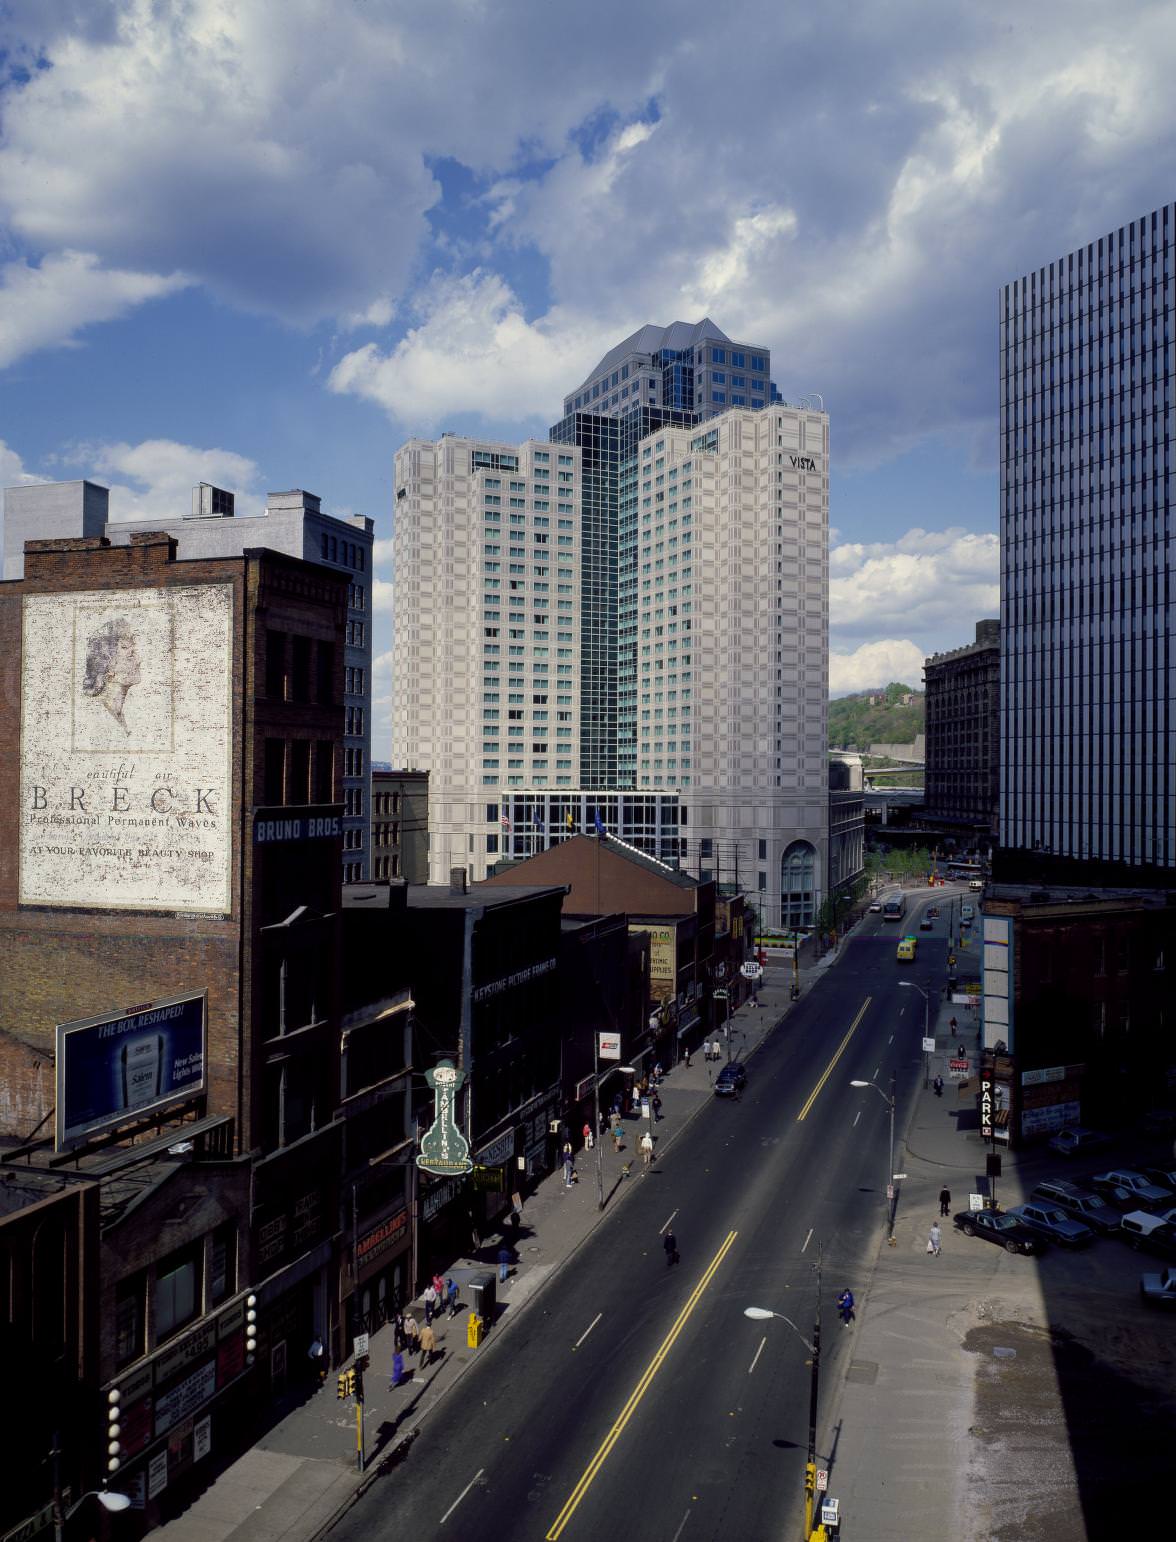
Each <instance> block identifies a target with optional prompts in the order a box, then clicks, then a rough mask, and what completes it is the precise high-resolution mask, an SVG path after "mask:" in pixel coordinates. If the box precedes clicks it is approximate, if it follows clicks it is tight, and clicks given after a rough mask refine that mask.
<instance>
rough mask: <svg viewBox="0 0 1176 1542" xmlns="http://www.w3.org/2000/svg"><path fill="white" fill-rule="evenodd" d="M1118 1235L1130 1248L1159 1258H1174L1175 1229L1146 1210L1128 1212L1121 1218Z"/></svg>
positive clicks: (1175, 1252)
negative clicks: (1156, 1255)
mask: <svg viewBox="0 0 1176 1542" xmlns="http://www.w3.org/2000/svg"><path fill="white" fill-rule="evenodd" d="M1119 1235H1120V1236H1121V1237H1122V1238H1123V1241H1124V1242H1126V1243H1127V1244H1128V1245H1129V1246H1130V1247H1133V1248H1135V1249H1137V1250H1138V1249H1142V1250H1143V1251H1144V1252H1145V1253H1156V1254H1158V1255H1159V1257H1160V1258H1176V1227H1174V1226H1171V1225H1169V1224H1168V1222H1167V1221H1161V1220H1160V1218H1159V1216H1158V1215H1152V1214H1150V1212H1149V1211H1147V1210H1130V1211H1128V1213H1127V1214H1126V1215H1125V1216H1124V1217H1123V1227H1122V1230H1121V1231H1120V1233H1119Z"/></svg>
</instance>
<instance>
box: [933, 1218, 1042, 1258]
mask: <svg viewBox="0 0 1176 1542" xmlns="http://www.w3.org/2000/svg"><path fill="white" fill-rule="evenodd" d="M952 1220H953V1222H954V1223H955V1225H956V1226H957V1227H959V1229H960V1231H962V1232H963V1234H964V1236H965V1237H983V1238H984V1240H985V1242H995V1243H996V1244H997V1246H998V1247H1002V1248H1004V1250H1005V1252H1006V1253H1040V1252H1041V1243H1040V1242H1039V1241H1038V1239H1037V1238H1036V1237H1035V1236H1034V1235H1033V1233H1032V1232H1031V1231H1030V1230H1029V1229H1028V1228H1027V1227H1025V1226H1022V1225H1021V1224H1020V1222H1019V1221H1017V1220H1016V1219H1014V1217H1013V1216H1011V1215H1002V1214H1001V1213H1000V1211H998V1210H961V1211H960V1213H959V1215H954V1216H952Z"/></svg>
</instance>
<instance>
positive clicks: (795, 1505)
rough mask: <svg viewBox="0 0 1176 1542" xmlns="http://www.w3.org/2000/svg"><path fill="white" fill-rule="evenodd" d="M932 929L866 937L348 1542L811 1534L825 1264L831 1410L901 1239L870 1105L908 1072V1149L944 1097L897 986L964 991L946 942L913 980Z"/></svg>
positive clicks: (347, 1530)
mask: <svg viewBox="0 0 1176 1542" xmlns="http://www.w3.org/2000/svg"><path fill="white" fill-rule="evenodd" d="M923 902H925V900H924V901H923ZM919 909H920V905H919V904H913V905H912V906H911V909H910V911H909V912H908V917H907V920H906V923H905V924H902V925H900V926H897V927H896V926H895V925H893V924H890V925H886V924H884V923H882V921H881V919H880V918H879V917H870V918H868V920H867V922H866V923H865V924H864V927H863V932H862V933H860V934H859V935H858V937H856V938H855V939H854V940H853V941H851V942H850V943H848V944H846V945H845V947H844V954H843V957H842V959H841V960H840V962H839V963H838V964H837V965H836V966H835V967H834V968H832V969H830V970H829V971H828V972H827V973H826V974H824V975H823V976H822V977H821V978H820V979H819V981H818V982H817V983H816V984H815V985H814V986H813V988H812V990H811V991H810V992H809V993H808V994H806V996H805V997H803V998H802V1000H801V1001H800V1002H798V1003H797V1004H796V1005H795V1006H794V1007H793V1009H792V1011H791V1012H790V1013H789V1015H788V1017H787V1018H786V1019H785V1020H784V1022H783V1023H782V1025H781V1026H780V1027H779V1028H778V1029H777V1030H776V1031H775V1032H774V1033H773V1034H772V1035H771V1036H770V1037H769V1039H768V1040H767V1041H766V1043H765V1044H764V1046H763V1048H762V1049H761V1050H760V1051H759V1053H758V1054H756V1055H755V1057H754V1058H753V1059H752V1061H751V1063H750V1066H749V1079H748V1085H747V1088H746V1090H745V1092H744V1094H743V1097H742V1099H741V1100H740V1101H739V1102H735V1101H733V1100H727V1101H723V1100H720V1099H718V1098H716V1099H714V1100H713V1103H712V1104H710V1105H708V1106H707V1107H706V1108H704V1109H703V1111H702V1112H701V1114H700V1115H699V1116H698V1117H697V1118H696V1119H695V1120H694V1122H693V1124H692V1125H691V1126H690V1127H689V1130H688V1131H687V1132H686V1134H685V1136H684V1138H683V1139H681V1140H679V1141H677V1142H675V1143H674V1145H673V1146H672V1147H671V1149H670V1150H669V1151H668V1152H667V1153H666V1156H665V1157H664V1159H663V1160H661V1161H660V1162H659V1163H658V1164H657V1165H656V1166H655V1167H654V1169H653V1170H652V1172H651V1173H650V1174H649V1175H648V1176H647V1177H635V1178H634V1180H633V1183H634V1185H635V1192H633V1193H630V1194H629V1195H628V1196H627V1197H626V1199H625V1201H624V1203H623V1204H622V1205H621V1206H619V1207H618V1209H617V1210H616V1212H615V1213H614V1214H613V1215H612V1216H611V1217H609V1218H607V1219H606V1220H605V1222H604V1223H603V1224H602V1225H601V1226H600V1227H598V1228H597V1230H596V1231H595V1232H594V1233H593V1234H592V1236H591V1238H590V1239H589V1241H588V1242H587V1243H586V1244H585V1245H584V1246H583V1247H582V1248H581V1250H580V1251H579V1252H578V1253H577V1254H576V1255H575V1256H574V1257H573V1258H572V1260H571V1261H570V1263H569V1264H568V1265H567V1266H565V1268H564V1269H563V1270H562V1271H561V1273H560V1274H559V1275H558V1277H557V1278H556V1279H555V1280H554V1281H553V1282H552V1283H551V1284H550V1285H548V1286H547V1287H546V1289H545V1291H544V1293H543V1295H542V1297H541V1298H540V1299H539V1300H538V1301H537V1302H536V1303H535V1304H534V1305H532V1306H531V1307H530V1308H528V1310H527V1313H526V1315H525V1317H524V1318H522V1319H520V1322H519V1323H518V1325H517V1326H516V1327H514V1328H512V1330H511V1331H510V1333H509V1335H507V1336H506V1337H504V1338H503V1339H502V1341H501V1343H499V1344H497V1345H494V1346H493V1347H490V1346H488V1349H489V1352H488V1353H486V1354H485V1356H484V1357H481V1358H479V1361H478V1363H477V1364H476V1365H474V1366H473V1367H472V1368H471V1369H470V1370H469V1372H467V1374H466V1375H465V1376H464V1377H463V1379H462V1381H461V1384H460V1387H459V1388H458V1389H457V1390H456V1391H455V1392H454V1393H453V1394H452V1395H451V1397H450V1398H449V1399H448V1400H447V1401H446V1402H445V1403H444V1404H443V1405H442V1407H441V1408H440V1409H439V1410H438V1411H437V1412H436V1413H435V1414H434V1415H433V1416H432V1417H431V1418H430V1419H429V1420H428V1421H427V1422H426V1424H425V1426H424V1430H423V1433H422V1436H421V1438H420V1439H419V1440H418V1441H417V1442H416V1444H415V1445H414V1446H413V1447H412V1449H411V1451H410V1452H409V1454H408V1456H407V1457H406V1459H405V1461H404V1462H403V1464H402V1465H401V1466H399V1467H398V1468H396V1469H395V1470H394V1471H393V1472H392V1473H390V1474H389V1475H388V1476H387V1477H386V1478H383V1479H381V1480H380V1481H379V1482H377V1483H376V1484H374V1485H373V1487H372V1488H371V1489H370V1490H369V1491H368V1492H367V1494H366V1495H365V1496H364V1498H363V1499H362V1500H360V1501H359V1502H358V1503H357V1504H356V1505H355V1506H354V1507H353V1508H352V1510H351V1511H350V1512H349V1513H348V1514H347V1515H346V1516H345V1517H344V1518H343V1520H342V1521H341V1522H340V1523H339V1525H338V1526H337V1527H336V1528H335V1529H334V1531H333V1532H332V1538H334V1539H339V1542H349V1539H352V1538H355V1539H357V1542H358V1539H360V1538H363V1539H364V1542H372V1539H380V1538H385V1537H387V1538H393V1537H395V1538H398V1539H399V1538H404V1537H412V1538H414V1539H415V1542H421V1539H425V1538H434V1537H437V1538H444V1537H449V1536H452V1537H457V1538H460V1539H462V1542H482V1539H486V1542H490V1539H493V1542H504V1539H507V1538H509V1539H511V1542H532V1539H534V1542H543V1539H548V1542H557V1539H558V1538H566V1539H568V1542H576V1539H579V1538H592V1539H594V1542H595V1539H600V1538H603V1537H613V1536H615V1535H617V1534H618V1533H626V1534H631V1535H632V1536H634V1537H635V1538H640V1539H641V1542H679V1539H680V1542H703V1539H709V1538H732V1537H739V1538H742V1539H747V1542H756V1539H758V1538H763V1539H765V1542H767V1539H768V1538H773V1537H777V1536H781V1535H784V1534H786V1531H787V1532H791V1531H792V1529H793V1528H795V1527H796V1525H797V1524H798V1521H799V1516H800V1507H801V1502H802V1481H803V1468H804V1461H805V1454H806V1445H807V1438H808V1408H809V1388H810V1365H809V1355H808V1351H807V1349H806V1346H805V1344H804V1343H803V1342H802V1341H801V1340H802V1337H803V1338H804V1339H811V1338H812V1331H813V1321H814V1312H815V1307H816V1302H817V1295H816V1273H815V1267H814V1266H815V1265H816V1263H817V1259H818V1256H820V1257H821V1259H822V1264H823V1268H822V1290H821V1333H822V1345H821V1349H822V1353H821V1376H822V1382H823V1383H824V1384H825V1386H826V1389H827V1391H830V1390H831V1387H832V1384H833V1378H838V1377H840V1376H841V1375H842V1373H843V1371H844V1368H845V1365H844V1362H845V1359H846V1357H847V1356H848V1354H849V1345H850V1342H851V1340H852V1335H850V1334H843V1330H842V1329H841V1327H840V1324H839V1322H838V1319H837V1315H836V1311H835V1308H834V1301H835V1298H836V1296H837V1294H838V1292H839V1291H840V1290H841V1288H842V1287H843V1286H845V1285H847V1284H848V1285H850V1286H851V1287H854V1288H859V1287H860V1284H861V1282H862V1280H863V1278H864V1272H865V1271H866V1269H867V1268H868V1267H869V1263H870V1260H871V1259H872V1257H873V1255H874V1251H875V1249H876V1247H877V1244H878V1240H879V1234H880V1232H881V1231H882V1230H883V1228H884V1226H885V1217H886V1202H885V1195H884V1184H885V1179H886V1170H887V1166H888V1161H887V1152H888V1139H889V1113H888V1107H887V1102H886V1099H885V1098H884V1097H880V1096H879V1095H878V1093H876V1092H874V1091H872V1090H871V1089H870V1088H861V1089H856V1088H853V1087H851V1086H850V1085H849V1084H850V1081H851V1079H853V1078H858V1079H863V1080H872V1081H876V1082H877V1083H878V1084H879V1086H880V1087H881V1088H882V1089H883V1090H887V1089H888V1088H889V1078H890V1073H891V1070H892V1069H893V1070H894V1071H895V1072H897V1077H898V1081H897V1087H898V1114H897V1129H898V1131H899V1132H901V1130H902V1128H903V1123H904V1118H903V1114H904V1101H905V1099H906V1098H908V1097H909V1095H910V1093H911V1092H912V1091H913V1089H914V1088H915V1087H916V1085H917V1084H918V1082H919V1080H920V1078H921V1077H922V1069H923V1062H922V1055H921V1038H922V1032H923V1003H922V1000H921V999H920V997H919V995H918V993H917V992H915V991H912V990H903V989H900V988H899V982H900V981H903V980H911V981H916V982H918V983H920V984H923V985H927V984H929V983H930V984H931V985H932V988H935V987H937V986H938V985H939V984H940V983H941V982H942V980H943V977H944V971H945V962H946V946H945V941H944V936H943V932H944V923H943V922H942V921H940V922H937V923H936V930H935V933H933V934H930V935H928V934H926V933H924V934H922V935H921V936H920V944H919V956H918V959H917V961H916V963H915V964H914V965H913V966H912V965H899V964H897V963H896V961H895V943H896V937H897V935H899V934H901V933H903V932H906V931H915V930H916V929H917V918H918V914H919ZM667 1223H672V1226H673V1230H674V1232H675V1234H676V1236H677V1239H678V1244H679V1248H680V1252H681V1262H680V1264H678V1265H677V1266H676V1267H673V1268H668V1267H667V1265H666V1262H665V1257H664V1253H663V1249H662V1232H663V1230H664V1228H665V1226H666V1225H667ZM746 1306H761V1307H765V1308H768V1309H770V1310H772V1311H775V1312H780V1313H783V1314H785V1315H786V1316H787V1317H789V1318H791V1319H792V1321H793V1322H794V1323H795V1324H796V1327H797V1330H798V1332H794V1331H793V1330H792V1329H791V1328H790V1327H789V1326H788V1324H787V1323H786V1322H783V1321H780V1320H771V1321H766V1322H756V1321H751V1320H749V1319H747V1318H746V1317H745V1316H744V1315H743V1309H744V1308H745V1307H746ZM824 1404H825V1398H824V1397H822V1409H823V1407H824ZM821 1453H825V1454H827V1449H826V1443H825V1441H824V1440H823V1439H822V1438H821V1434H820V1429H819V1437H818V1454H819V1456H820V1454H821Z"/></svg>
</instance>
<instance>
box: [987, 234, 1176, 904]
mask: <svg viewBox="0 0 1176 1542" xmlns="http://www.w3.org/2000/svg"><path fill="white" fill-rule="evenodd" d="M1174 224H1176V208H1174V206H1173V205H1167V206H1166V207H1164V208H1163V209H1159V210H1157V211H1156V212H1155V213H1154V214H1149V215H1146V216H1145V217H1144V218H1143V219H1139V220H1134V221H1133V222H1132V223H1131V224H1130V225H1125V226H1122V227H1121V228H1120V229H1118V230H1115V231H1111V232H1110V233H1109V234H1108V235H1105V236H1103V237H1102V238H1101V239H1100V240H1098V241H1092V242H1091V243H1090V244H1089V245H1087V246H1083V247H1080V248H1079V249H1078V250H1077V251H1075V252H1071V253H1070V254H1069V255H1068V256H1065V257H1062V258H1060V259H1058V260H1057V261H1055V262H1051V263H1050V264H1049V265H1048V267H1042V268H1039V269H1037V271H1036V272H1033V273H1029V274H1027V275H1026V276H1025V277H1024V278H1021V279H1018V280H1017V281H1016V282H1015V283H1012V284H1009V285H1007V286H1006V287H1005V288H1004V289H1003V291H1002V292H1001V296H1000V316H999V320H1000V391H1001V399H1000V454H1001V715H1002V722H1001V815H1000V830H1001V845H1002V848H1003V849H1002V853H1001V856H1000V858H998V861H999V862H1001V863H1002V865H1003V874H1004V876H1008V877H1010V878H1011V877H1014V876H1031V875H1032V874H1034V873H1036V874H1044V875H1048V874H1050V873H1051V872H1052V873H1055V874H1056V875H1057V877H1058V880H1059V881H1062V880H1063V879H1065V878H1066V877H1078V876H1081V877H1082V879H1083V881H1087V882H1095V881H1101V882H1106V883H1123V882H1130V883H1139V882H1155V883H1157V884H1160V885H1165V886H1168V885H1171V884H1172V883H1173V881H1174V880H1173V873H1174V871H1176V544H1173V543H1174V542H1176V518H1174V512H1173V498H1174V489H1173V484H1172V477H1173V472H1174V470H1176V467H1174V464H1173V444H1172V438H1171V434H1170V413H1171V410H1172V384H1173V374H1174V372H1176V357H1174V354H1173V349H1174V348H1176V291H1174V280H1173V272H1172V266H1173V238H1174Z"/></svg>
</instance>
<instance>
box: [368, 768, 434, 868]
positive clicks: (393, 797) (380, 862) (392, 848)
mask: <svg viewBox="0 0 1176 1542" xmlns="http://www.w3.org/2000/svg"><path fill="white" fill-rule="evenodd" d="M372 877H373V878H374V879H377V880H378V879H382V878H403V879H404V881H405V882H406V883H428V881H429V773H428V772H427V771H385V770H383V769H380V768H377V769H375V770H373V771H372Z"/></svg>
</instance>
